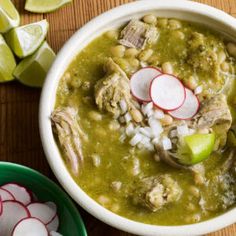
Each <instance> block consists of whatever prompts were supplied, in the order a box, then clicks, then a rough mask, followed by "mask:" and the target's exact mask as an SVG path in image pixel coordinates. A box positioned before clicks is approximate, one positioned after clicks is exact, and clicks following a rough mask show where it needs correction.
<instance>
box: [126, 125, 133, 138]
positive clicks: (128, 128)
mask: <svg viewBox="0 0 236 236" xmlns="http://www.w3.org/2000/svg"><path fill="white" fill-rule="evenodd" d="M125 133H126V134H127V136H132V135H133V134H134V125H133V124H132V123H129V125H128V126H127V127H126V129H125Z"/></svg>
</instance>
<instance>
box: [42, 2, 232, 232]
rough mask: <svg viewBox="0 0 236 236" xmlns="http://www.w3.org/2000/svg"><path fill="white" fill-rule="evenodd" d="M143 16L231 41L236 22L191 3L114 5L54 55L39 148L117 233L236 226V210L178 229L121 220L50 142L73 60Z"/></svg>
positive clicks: (73, 194)
mask: <svg viewBox="0 0 236 236" xmlns="http://www.w3.org/2000/svg"><path fill="white" fill-rule="evenodd" d="M146 13H153V14H155V15H157V16H160V17H176V18H179V19H184V20H188V21H193V22H198V23H202V24H205V25H207V26H209V27H211V28H214V29H215V30H217V31H219V32H221V33H223V34H225V35H227V37H229V38H231V39H232V40H233V38H235V37H236V19H234V18H233V17H231V16H229V15H228V14H226V13H224V12H222V11H220V10H217V9H215V8H213V7H210V6H207V5H203V4H199V3H196V2H191V1H174V0H165V1H156V0H148V1H147V0H146V1H137V2H133V3H129V4H126V5H123V6H120V7H117V8H115V9H112V10H110V11H108V12H106V13H104V14H102V15H100V16H98V17H96V18H95V19H93V20H92V21H90V22H89V23H87V24H86V25H85V26H83V27H82V28H81V29H80V30H79V31H77V32H76V33H75V34H74V35H73V36H72V37H71V39H70V40H68V42H67V43H66V44H65V46H64V47H63V48H62V49H61V51H60V52H59V54H58V55H57V58H56V60H55V62H54V64H53V66H52V68H51V70H50V72H49V73H48V76H47V79H46V82H45V84H44V87H43V91H42V95H41V101H40V112H39V123H40V134H41V140H42V144H43V148H44V151H45V154H46V157H47V160H48V162H49V164H50V166H51V168H52V170H53V172H54V174H55V175H56V177H57V179H58V180H59V182H60V183H61V185H62V186H63V187H64V188H65V190H66V191H67V192H68V194H69V195H70V196H71V197H72V198H73V199H74V200H75V201H76V202H77V203H78V204H79V205H80V206H82V207H83V208H84V209H85V210H87V211H88V212H89V213H91V214H92V215H93V216H95V217H97V218H98V219H100V220H101V221H103V222H105V223H107V224H109V225H111V226H113V227H116V228H118V229H121V230H124V231H127V232H130V233H133V234H138V235H145V236H157V235H158V236H167V235H169V236H173V235H174V236H178V235H179V236H184V235H201V234H206V233H209V232H212V231H216V230H219V229H221V228H223V227H226V226H228V225H230V224H232V223H234V222H236V208H234V209H232V210H230V211H228V212H226V213H224V214H222V215H220V216H218V217H215V218H213V219H210V220H207V221H204V222H201V223H196V224H191V225H183V226H158V225H149V224H143V223H139V222H136V221H132V220H129V219H127V218H124V217H121V216H119V215H116V214H114V213H112V212H111V211H109V210H107V209H105V208H104V207H102V206H100V205H99V204H98V203H97V202H95V201H94V200H93V199H92V198H90V197H89V196H88V195H87V194H86V193H85V192H84V191H83V190H82V189H81V188H80V187H79V186H78V185H77V184H76V183H75V181H74V180H73V178H72V177H71V175H70V174H69V172H68V171H67V169H66V166H65V164H64V162H63V160H62V158H61V155H60V153H59V150H58V148H57V144H56V142H55V140H54V138H53V133H52V128H51V122H50V118H49V117H50V114H51V112H52V111H53V108H54V104H55V98H56V91H57V86H58V82H59V80H60V78H61V76H62V75H63V73H64V72H65V70H66V69H67V67H68V66H69V64H70V63H71V61H72V59H73V58H74V57H75V56H76V55H77V54H78V53H79V51H80V50H81V49H83V48H84V47H85V46H86V45H87V44H88V43H89V42H91V41H92V40H93V39H94V38H96V37H97V36H98V35H100V34H101V33H102V32H104V31H107V30H108V29H111V28H114V27H117V26H120V25H121V24H123V23H125V22H127V21H128V20H130V19H131V18H134V17H135V18H139V17H141V16H143V15H145V14H146Z"/></svg>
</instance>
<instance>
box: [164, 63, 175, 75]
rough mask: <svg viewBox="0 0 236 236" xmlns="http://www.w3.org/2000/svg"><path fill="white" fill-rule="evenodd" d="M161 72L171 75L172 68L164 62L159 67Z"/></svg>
mask: <svg viewBox="0 0 236 236" xmlns="http://www.w3.org/2000/svg"><path fill="white" fill-rule="evenodd" d="M161 68H162V71H163V72H164V73H167V74H173V71H174V70H173V66H172V64H171V63H170V62H164V63H163V64H162V66H161Z"/></svg>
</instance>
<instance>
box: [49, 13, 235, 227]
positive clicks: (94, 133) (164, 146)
mask: <svg viewBox="0 0 236 236" xmlns="http://www.w3.org/2000/svg"><path fill="white" fill-rule="evenodd" d="M235 56H236V45H234V44H233V43H230V42H228V41H227V40H225V39H224V38H223V37H222V36H221V35H220V34H218V33H215V32H213V31H212V30H210V29H208V28H205V27H203V26H201V25H197V24H194V23H190V22H185V21H180V20H177V19H167V18H156V17H155V16H153V15H147V16H144V17H143V18H142V19H140V20H132V21H131V22H129V23H127V25H125V26H124V27H122V28H121V29H114V30H110V31H108V32H106V33H105V34H103V35H101V36H100V37H98V38H97V39H95V40H94V41H93V42H91V43H90V44H89V45H88V46H87V47H85V48H84V49H83V50H82V51H81V52H80V53H79V54H78V56H77V57H76V58H75V59H74V60H73V62H72V63H71V65H70V66H69V68H68V69H67V71H66V72H65V74H64V75H63V77H62V78H61V80H60V83H59V86H58V91H57V100H56V104H55V111H54V112H53V114H52V125H53V128H54V131H55V138H56V140H57V142H58V147H59V149H60V151H61V155H62V158H63V159H64V161H65V163H66V165H67V167H68V170H69V171H70V173H71V175H72V176H73V178H74V180H75V181H76V182H77V183H78V185H79V186H80V187H81V188H82V189H83V190H84V191H85V192H86V193H87V194H88V195H89V196H90V197H92V198H93V199H94V200H95V201H97V202H98V203H99V204H101V205H103V206H104V207H105V208H107V209H109V210H111V211H113V212H115V213H117V214H119V215H121V216H124V217H127V218H129V219H132V220H135V221H140V222H144V223H149V224H157V225H181V224H190V223H195V222H199V221H203V220H206V219H209V218H212V217H215V216H217V215H219V214H222V213H223V212H225V211H226V210H228V209H230V208H231V207H232V206H234V204H235V201H236V187H235V186H236V185H235V178H236V175H235V174H236V172H235V171H236V169H235V164H236V162H235V160H234V146H235V145H236V138H235V134H234V113H235V103H236V101H235V99H234V93H233V92H232V91H233V90H234V87H235V84H234V78H235V65H236V64H235V58H234V57H235ZM142 68H148V69H147V71H148V72H150V73H151V74H152V73H154V74H155V73H157V74H159V75H161V76H162V77H161V78H163V81H164V82H163V84H162V85H159V84H158V83H159V81H157V80H156V79H155V80H156V81H155V83H156V84H157V88H158V86H163V91H166V96H167V97H168V96H169V95H170V96H171V97H172V100H173V101H174V102H175V103H176V104H177V100H178V99H180V92H178V91H177V90H175V91H174V89H173V91H172V86H171V85H172V83H173V80H175V83H176V84H177V83H178V81H181V82H182V83H183V85H184V86H185V88H184V89H185V91H186V90H188V91H189V97H188V96H187V97H186V96H185V98H184V99H185V100H183V102H182V104H179V105H180V107H181V106H183V103H184V104H185V105H186V107H185V110H184V111H183V110H182V111H179V110H178V109H179V108H177V107H176V108H175V109H174V110H175V111H176V110H177V113H175V112H174V113H172V112H168V111H166V110H165V109H161V108H160V107H161V105H160V104H159V103H158V102H159V100H158V99H159V97H158V96H159V95H158V94H155V90H154V95H152V96H151V98H150V94H145V92H147V91H148V90H149V87H147V86H153V85H150V83H149V84H148V83H141V82H140V83H139V82H138V83H136V82H137V80H138V79H139V80H140V81H141V80H147V81H151V79H150V76H153V78H154V77H156V76H157V75H155V76H154V74H152V75H150V73H146V72H147V71H146V72H144V73H143V74H140V76H139V77H140V78H138V77H137V78H136V77H135V74H134V73H135V72H137V73H138V72H140V71H141V72H143V70H142ZM149 69H153V70H149ZM155 69H158V70H156V72H155V71H154V70H155ZM165 74H171V75H173V76H169V77H168V76H166V75H165ZM136 76H137V74H136ZM153 78H152V79H153ZM171 78H174V79H173V80H172V79H171ZM131 80H133V83H134V88H133V90H132V88H131V82H130V81H131ZM127 81H128V82H127ZM166 81H169V82H170V83H169V84H166ZM153 84H154V82H153ZM142 86H144V87H142ZM145 86H146V87H145ZM153 89H154V88H153ZM180 89H181V88H180ZM180 89H179V90H180ZM161 90H162V89H161ZM169 91H170V92H169ZM136 93H137V94H139V96H133V95H135V94H136ZM159 94H160V93H159ZM182 95H183V94H182ZM142 96H144V97H145V96H146V97H147V98H148V99H147V101H146V100H145V99H144V97H142ZM137 98H138V99H137ZM187 99H189V100H188V102H187ZM196 99H197V100H198V101H199V105H200V107H198V105H196V104H198V103H196V101H197V100H196ZM156 100H158V102H157V103H158V104H154V103H155V102H154V101H156ZM173 101H170V103H171V105H173ZM160 103H163V104H164V105H167V104H166V103H167V102H166V101H164V102H163V101H160ZM168 105H170V104H168ZM176 106H177V105H176ZM158 107H159V108H158ZM194 109H195V110H194ZM176 116H177V118H174V117H176Z"/></svg>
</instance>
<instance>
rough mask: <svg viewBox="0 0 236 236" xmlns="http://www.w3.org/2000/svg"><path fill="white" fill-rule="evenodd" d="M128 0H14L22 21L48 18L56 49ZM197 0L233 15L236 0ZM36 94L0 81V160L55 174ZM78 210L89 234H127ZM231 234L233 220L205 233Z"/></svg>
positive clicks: (234, 231)
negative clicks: (60, 3)
mask: <svg viewBox="0 0 236 236" xmlns="http://www.w3.org/2000/svg"><path fill="white" fill-rule="evenodd" d="M1 1H2V0H1ZM131 1H132V0H74V1H73V3H72V4H70V5H68V6H66V7H64V8H62V9H60V10H58V11H56V12H55V13H51V14H45V15H44V14H30V13H28V12H26V11H24V0H13V2H14V3H15V5H16V7H17V9H18V10H19V11H20V13H21V23H22V24H27V23H29V22H34V21H37V20H41V19H43V18H46V19H47V20H48V21H49V23H50V30H49V34H48V42H49V43H50V45H51V46H52V48H53V49H54V50H55V51H56V52H57V51H58V50H59V49H60V48H61V47H62V45H63V44H64V42H65V41H66V40H67V39H68V38H69V37H70V36H71V35H72V34H73V33H74V32H75V31H76V30H77V29H79V28H80V27H81V26H82V25H83V24H84V23H86V22H87V21H89V20H90V19H91V18H93V17H95V16H97V15H98V14H100V13H102V12H104V11H106V10H108V9H111V8H113V7H115V6H118V5H121V4H124V3H127V2H131ZM157 1H158V0H157ZM159 1H163V0H159ZM173 1H174V0H173ZM199 2H202V3H206V4H209V5H211V6H214V7H217V8H220V9H222V10H224V11H226V12H227V13H229V14H231V15H233V16H235V17H236V0H199ZM39 97H40V90H39V89H32V88H27V87H24V86H23V85H21V84H19V83H17V82H11V83H7V84H1V85H0V124H1V127H0V160H1V161H10V162H15V163H20V164H23V165H27V166H29V167H32V168H34V169H37V170H39V171H41V172H42V173H43V174H45V175H47V176H49V177H51V178H54V176H53V175H52V173H51V171H50V168H49V166H48V164H47V161H46V159H45V156H44V153H43V150H42V146H41V142H40V138H39V131H38V104H39ZM80 212H81V214H82V217H83V219H84V221H85V224H86V227H87V230H88V235H89V236H129V235H130V234H128V233H125V232H121V231H119V230H116V229H114V228H111V227H110V226H108V225H105V224H104V223H102V222H100V221H99V220H97V219H95V218H94V217H92V216H91V215H89V214H88V213H86V212H85V211H84V210H82V209H80ZM234 235H236V224H235V225H232V226H230V227H228V228H226V229H223V230H221V231H219V232H216V233H213V234H209V235H208V236H234ZM65 236H73V235H65ZM173 236H174V235H173Z"/></svg>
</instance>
